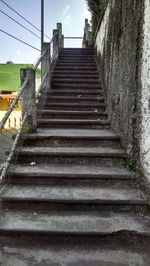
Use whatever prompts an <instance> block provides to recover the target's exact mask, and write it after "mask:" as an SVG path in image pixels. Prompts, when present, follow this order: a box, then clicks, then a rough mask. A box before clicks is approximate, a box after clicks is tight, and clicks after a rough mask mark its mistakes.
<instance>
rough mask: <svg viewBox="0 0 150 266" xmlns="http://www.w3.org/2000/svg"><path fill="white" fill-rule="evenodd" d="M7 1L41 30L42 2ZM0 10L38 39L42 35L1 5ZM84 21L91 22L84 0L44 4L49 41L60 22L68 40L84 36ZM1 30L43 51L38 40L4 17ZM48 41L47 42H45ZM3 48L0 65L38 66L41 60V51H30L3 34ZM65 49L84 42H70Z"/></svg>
mask: <svg viewBox="0 0 150 266" xmlns="http://www.w3.org/2000/svg"><path fill="white" fill-rule="evenodd" d="M4 1H5V2H6V3H7V4H9V5H10V6H11V7H13V8H14V9H15V10H17V11H18V12H19V13H20V14H21V15H23V16H25V17H26V18H27V19H28V20H29V21H31V22H32V23H33V24H34V25H36V26H37V27H38V28H40V7H41V0H26V1H25V0H4ZM0 10H3V11H4V12H5V13H7V14H9V15H10V16H12V17H13V18H14V19H16V20H18V21H19V22H20V23H23V24H24V26H26V27H28V28H30V30H32V31H34V32H35V33H36V34H37V35H40V32H38V31H36V30H35V29H34V28H32V27H31V26H30V25H29V24H27V23H26V22H25V21H23V20H22V19H21V18H20V17H18V16H17V15H16V14H15V13H14V12H13V11H11V10H10V9H8V8H7V7H6V6H5V5H4V4H3V3H2V2H1V1H0ZM85 18H89V19H90V14H89V12H88V10H87V6H86V3H85V0H75V1H73V0H45V33H46V34H47V35H48V36H50V37H51V36H52V30H53V29H54V28H55V27H56V26H55V25H56V23H57V22H62V24H63V34H64V35H65V36H83V28H84V19H85ZM0 28H1V29H3V30H5V31H7V32H9V33H10V34H12V35H15V36H16V37H18V38H20V39H22V40H24V41H25V42H28V43H30V44H31V45H33V46H35V47H37V48H39V49H40V40H39V39H38V38H36V37H35V36H33V35H31V34H30V33H28V32H27V31H26V30H24V29H23V28H21V27H20V26H19V25H17V24H16V23H15V22H13V21H11V20H10V19H9V18H7V17H5V16H4V15H3V14H1V13H0ZM45 41H48V40H47V39H46V38H45ZM0 44H1V45H0V63H6V61H8V60H12V61H14V62H15V63H35V61H36V59H37V57H38V56H39V52H38V51H35V50H33V49H32V48H28V47H27V46H25V45H24V44H21V43H20V42H18V41H16V40H13V39H12V38H11V37H8V36H5V35H4V34H3V33H2V32H0ZM65 45H66V46H67V47H69V46H74V47H79V46H80V45H81V41H77V40H76V41H73V40H71V41H70V40H69V41H66V42H65Z"/></svg>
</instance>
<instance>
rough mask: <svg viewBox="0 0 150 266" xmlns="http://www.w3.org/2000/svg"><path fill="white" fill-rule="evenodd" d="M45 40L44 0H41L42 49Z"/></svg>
mask: <svg viewBox="0 0 150 266" xmlns="http://www.w3.org/2000/svg"><path fill="white" fill-rule="evenodd" d="M43 42H44V0H41V51H42V47H43Z"/></svg>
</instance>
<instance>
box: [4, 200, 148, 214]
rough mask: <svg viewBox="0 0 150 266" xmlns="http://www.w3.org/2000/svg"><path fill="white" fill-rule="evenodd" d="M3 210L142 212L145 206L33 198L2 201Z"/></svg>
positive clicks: (123, 202) (127, 203)
mask: <svg viewBox="0 0 150 266" xmlns="http://www.w3.org/2000/svg"><path fill="white" fill-rule="evenodd" d="M2 204H3V210H5V209H7V210H10V209H12V210H23V209H24V210H33V211H34V212H36V211H39V209H40V210H41V211H46V210H48V211H55V210H57V211H62V210H63V211H69V210H70V211H72V210H74V212H76V211H85V210H87V211H100V212H101V211H106V209H107V211H116V212H117V211H118V212H119V211H122V212H133V213H139V212H140V213H143V212H144V210H145V209H146V207H145V208H144V205H140V204H138V203H137V204H134V203H132V202H131V203H130V202H125V201H120V202H115V201H114V202H111V201H110V202H101V203H99V204H98V202H96V201H95V202H94V201H93V202H91V203H86V202H62V201H61V202H53V201H43V202H42V201H34V200H26V201H23V200H18V201H13V200H11V199H10V200H8V201H3V203H2Z"/></svg>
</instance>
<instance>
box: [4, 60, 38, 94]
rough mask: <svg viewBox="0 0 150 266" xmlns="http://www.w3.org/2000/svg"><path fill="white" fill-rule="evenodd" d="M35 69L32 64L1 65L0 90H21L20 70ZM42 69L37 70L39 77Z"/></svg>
mask: <svg viewBox="0 0 150 266" xmlns="http://www.w3.org/2000/svg"><path fill="white" fill-rule="evenodd" d="M27 67H31V68H33V65H32V64H0V90H14V91H18V90H19V88H20V69H21V68H27ZM39 75H40V69H38V70H37V76H39Z"/></svg>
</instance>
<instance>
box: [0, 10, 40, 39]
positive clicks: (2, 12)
mask: <svg viewBox="0 0 150 266" xmlns="http://www.w3.org/2000/svg"><path fill="white" fill-rule="evenodd" d="M0 12H1V13H2V14H3V15H5V16H6V17H8V18H10V19H11V20H13V21H14V22H15V23H17V24H18V25H19V26H21V27H22V28H24V29H25V30H27V31H29V32H30V33H32V34H33V35H35V36H36V37H37V38H39V39H41V38H40V37H39V36H38V35H36V34H35V33H34V32H33V31H31V30H29V29H28V28H26V27H25V26H23V25H22V24H21V23H19V22H18V21H17V20H15V19H14V18H12V17H10V16H9V15H8V14H6V13H5V12H4V11H2V10H1V9H0Z"/></svg>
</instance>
